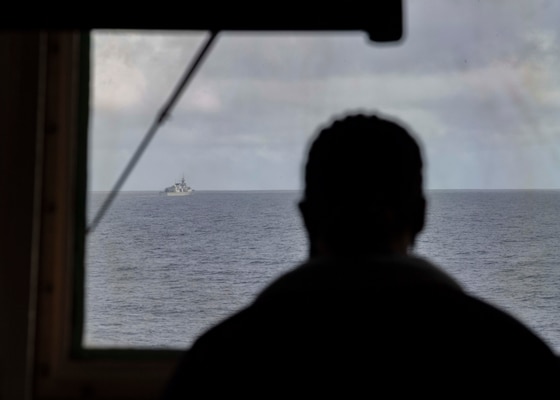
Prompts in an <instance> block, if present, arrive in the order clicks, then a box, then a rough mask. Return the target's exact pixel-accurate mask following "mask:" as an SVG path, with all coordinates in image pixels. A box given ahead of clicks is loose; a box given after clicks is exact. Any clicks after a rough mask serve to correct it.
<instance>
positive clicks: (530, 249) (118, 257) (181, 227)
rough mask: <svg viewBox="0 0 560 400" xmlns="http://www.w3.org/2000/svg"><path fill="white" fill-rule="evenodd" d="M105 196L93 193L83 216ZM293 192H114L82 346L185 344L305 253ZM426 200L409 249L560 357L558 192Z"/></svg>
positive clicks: (443, 194)
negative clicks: (177, 194) (520, 324)
mask: <svg viewBox="0 0 560 400" xmlns="http://www.w3.org/2000/svg"><path fill="white" fill-rule="evenodd" d="M106 195H107V194H106V193H100V192H94V193H91V194H90V196H89V199H88V214H89V216H90V220H91V217H92V216H93V215H94V213H95V212H96V211H97V210H98V208H99V206H100V205H101V203H102V201H103V200H104V199H105V197H106ZM299 196H300V195H299V192H297V191H223V192H220V191H196V192H194V193H193V194H191V195H189V196H184V197H168V196H165V195H163V194H161V193H158V192H122V193H119V195H118V196H117V197H116V199H115V201H114V202H113V204H112V206H111V207H110V208H109V210H108V212H107V214H106V215H105V217H104V218H103V219H102V220H101V222H100V223H99V225H98V226H97V227H96V229H95V230H94V231H93V232H92V233H90V234H89V235H88V237H87V238H86V265H85V272H86V285H85V287H86V293H85V300H86V301H85V326H84V338H83V344H84V346H85V347H86V348H149V349H153V348H165V349H185V348H187V347H188V346H189V345H190V344H191V343H192V342H193V341H194V340H195V339H196V337H197V336H198V335H200V334H201V333H202V332H204V331H205V330H206V329H208V328H209V327H210V326H212V325H213V324H214V323H216V322H218V321H219V320H221V319H222V318H224V317H226V316H227V315H229V314H230V313H232V312H234V311H235V310H238V309H240V308H242V307H244V306H245V305H247V304H249V303H250V302H251V301H252V299H253V298H254V296H255V295H256V294H257V293H258V292H259V290H261V289H262V288H264V287H265V286H266V285H267V284H268V283H269V282H270V281H271V280H273V279H274V278H275V277H276V276H279V275H280V274H282V273H283V272H285V271H288V270H289V269H291V268H293V267H295V266H296V265H297V264H299V263H301V262H303V261H304V260H305V258H306V256H307V239H306V236H305V231H304V228H303V225H302V222H301V221H300V218H299V214H298V210H297V201H298V200H299ZM427 198H428V215H427V221H426V227H425V229H424V231H423V233H421V234H420V236H419V237H418V239H417V243H416V247H415V250H414V253H415V254H417V255H419V256H421V257H424V258H427V259H429V260H431V261H432V262H434V263H436V264H437V265H439V266H440V267H441V268H442V269H443V270H445V271H447V272H448V273H450V274H451V275H452V276H454V277H455V278H456V279H457V280H458V281H459V282H460V283H461V284H462V285H463V287H464V288H465V289H466V290H467V291H468V292H470V293H472V294H474V295H476V296H478V297H480V298H482V299H484V300H486V301H488V302H490V303H492V304H494V305H496V306H498V307H500V308H502V309H504V310H505V311H507V312H509V313H510V314H512V315H514V316H516V317H517V318H518V319H520V320H521V321H522V322H524V323H525V324H527V325H528V326H529V327H530V328H531V329H532V330H533V331H534V332H535V333H537V334H538V335H539V336H540V337H541V338H543V339H544V340H545V341H546V342H547V343H548V344H549V345H550V346H551V347H552V348H553V349H554V350H555V351H556V352H559V353H560V245H559V241H560V191H554V190H500V191H488V190H484V191H483V190H449V191H444V190H441V191H437V190H436V191H428V192H427ZM411 334H413V333H411Z"/></svg>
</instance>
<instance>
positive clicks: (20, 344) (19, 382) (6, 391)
mask: <svg viewBox="0 0 560 400" xmlns="http://www.w3.org/2000/svg"><path fill="white" fill-rule="evenodd" d="M40 47H41V46H40V34H39V33H37V32H5V31H4V32H1V33H0V232H1V233H0V321H1V329H0V398H1V399H25V398H27V396H28V393H26V392H27V390H28V388H29V385H28V383H29V382H30V381H29V379H30V378H31V377H30V374H29V373H30V367H31V365H32V364H31V362H30V357H31V356H32V348H33V346H28V344H29V343H32V341H31V340H30V337H31V336H30V328H33V314H32V313H30V312H29V305H30V298H32V297H31V296H30V293H31V290H30V288H31V287H32V285H31V281H32V276H33V274H32V271H34V265H35V264H36V259H37V254H36V246H35V243H37V239H38V238H37V235H36V234H35V232H38V230H37V228H38V227H37V226H36V225H34V224H36V222H34V218H33V217H34V215H35V210H36V209H37V207H38V206H39V205H40V204H39V203H38V201H37V200H38V197H37V196H36V192H37V191H38V190H39V188H40V184H39V183H40V182H39V181H38V180H36V179H35V175H36V170H37V167H38V166H39V167H40V165H39V163H40V159H41V157H40V147H38V145H39V144H40V143H39V142H40V141H39V140H38V138H39V134H38V133H39V132H38V129H37V126H38V122H39V121H38V115H39V113H38V112H37V111H38V98H39V96H38V93H39V81H40V79H39V77H40V66H39V64H40V63H39V55H40V52H39V49H40ZM38 175H40V174H38ZM37 220H38V219H36V220H35V221H37Z"/></svg>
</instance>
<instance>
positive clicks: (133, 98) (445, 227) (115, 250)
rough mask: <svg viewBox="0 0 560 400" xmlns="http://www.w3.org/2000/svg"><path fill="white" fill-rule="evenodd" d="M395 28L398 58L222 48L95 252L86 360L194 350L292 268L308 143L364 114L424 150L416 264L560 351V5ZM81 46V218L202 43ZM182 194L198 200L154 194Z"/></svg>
mask: <svg viewBox="0 0 560 400" xmlns="http://www.w3.org/2000/svg"><path fill="white" fill-rule="evenodd" d="M405 10H406V27H407V28H406V29H407V35H406V38H405V41H404V42H402V43H400V44H398V45H395V44H393V45H388V44H384V45H380V44H373V43H369V42H368V41H367V39H366V36H365V35H364V34H362V33H358V32H355V33H307V34H303V33H295V32H293V33H275V34H273V33H251V34H249V33H228V32H225V33H222V34H220V37H219V39H218V40H217V42H216V43H215V45H214V47H213V49H212V51H211V53H210V54H209V57H207V59H206V61H205V62H204V63H203V65H202V68H201V69H200V70H199V72H198V73H197V75H196V76H195V78H194V80H193V81H192V84H191V85H190V86H189V87H188V88H187V90H186V91H185V93H184V94H183V96H182V98H181V100H180V101H179V103H178V104H177V106H176V107H175V109H174V110H173V112H172V117H171V119H170V120H169V121H168V122H167V123H166V124H165V125H164V126H163V127H162V128H161V129H160V130H159V131H158V133H157V135H156V136H155V138H154V139H153V140H152V142H151V144H150V146H149V147H148V149H147V150H146V152H145V153H144V155H143V157H142V158H141V160H140V161H139V163H138V165H137V167H136V168H135V170H134V171H133V173H132V174H131V175H130V177H129V179H128V181H127V182H126V184H125V185H124V187H123V192H121V193H120V194H119V195H118V196H117V198H116V200H115V202H114V203H113V205H112V207H111V208H110V209H109V211H108V212H107V215H106V216H105V217H104V218H103V219H102V220H101V222H100V223H99V225H98V226H97V228H96V229H95V230H94V231H93V232H92V233H90V234H89V235H88V237H87V239H86V240H87V254H86V318H85V337H84V345H85V346H86V347H88V348H103V347H134V348H145V347H150V348H152V347H157V348H162V347H165V348H185V347H186V346H188V345H189V344H190V343H192V340H193V339H194V338H195V337H196V335H198V334H200V333H201V332H202V331H203V330H204V329H206V328H208V327H209V326H210V325H211V324H212V323H214V322H216V321H218V320H219V319H221V318H222V317H224V316H226V315H228V314H229V313H230V312H232V311H234V310H236V309H239V308H240V307H242V306H243V305H245V304H247V303H248V302H250V301H251V299H252V298H253V296H254V295H255V294H256V293H257V292H258V291H259V290H260V289H261V288H263V287H264V285H265V284H266V283H268V282H270V280H271V279H273V278H274V277H275V276H277V275H278V274H280V273H282V272H283V271H286V270H288V269H290V268H292V267H293V266H295V265H296V264H297V263H299V262H301V261H303V260H304V259H305V257H306V255H307V243H306V237H305V232H304V230H303V227H302V224H301V221H300V220H299V215H298V213H297V201H298V199H299V195H300V192H299V191H300V190H301V188H302V182H301V178H302V175H301V172H302V161H303V159H304V157H305V151H306V149H307V145H308V141H309V139H310V138H311V137H312V135H313V134H315V133H316V131H317V128H318V127H319V126H320V125H322V124H324V123H326V122H328V121H329V120H330V119H331V118H332V117H334V116H339V115H341V114H342V113H344V112H352V111H360V110H365V111H378V112H380V113H382V114H385V115H389V116H393V117H396V118H398V119H400V120H402V121H404V122H405V123H406V124H407V125H408V126H409V127H410V128H411V129H412V130H413V131H414V132H415V134H416V135H417V136H418V137H419V139H420V140H421V142H422V144H423V151H424V156H425V158H426V169H425V177H426V188H427V196H428V200H429V204H428V207H429V211H428V220H427V226H426V229H425V231H424V233H423V234H421V236H420V238H419V240H418V244H417V249H416V252H417V254H419V255H422V256H426V257H428V258H429V259H431V260H433V261H434V262H436V263H438V264H439V265H440V266H441V267H442V268H443V269H445V270H447V271H449V272H450V273H451V274H453V275H454V276H455V277H457V279H458V280H459V281H460V282H462V283H463V284H464V286H465V288H466V289H467V290H468V291H471V292H473V293H475V294H476V295H479V296H481V297H483V298H485V299H487V300H489V301H491V302H492V303H494V304H497V305H499V306H500V307H503V308H504V309H507V310H508V311H510V312H511V313H513V314H514V315H516V316H517V317H519V318H520V319H522V320H523V321H524V322H526V323H527V324H528V325H529V326H531V327H532V328H533V329H534V330H535V331H536V332H537V333H538V334H540V335H541V337H543V338H544V339H545V340H547V341H548V342H549V343H550V344H551V345H552V346H553V347H554V348H556V349H560V319H559V318H558V313H557V310H559V309H560V293H559V289H558V288H560V268H559V267H558V261H559V260H560V246H558V245H557V243H556V241H557V240H556V238H557V237H558V235H559V233H560V232H559V231H558V229H559V228H558V227H559V226H560V191H558V190H557V189H559V188H560V172H559V171H560V169H559V167H560V153H559V150H560V135H559V134H558V132H557V131H558V128H557V126H558V122H559V121H558V115H560V114H559V113H558V111H559V110H560V74H559V73H558V71H560V56H559V50H560V48H559V46H558V39H560V37H559V28H558V27H557V23H556V18H555V16H557V15H560V4H557V3H556V2H545V1H537V2H530V3H529V2H523V1H512V2H497V1H496V2H471V1H458V2H446V1H443V0H441V1H432V2H429V3H426V2H423V3H422V4H419V2H409V3H407V4H406V8H405ZM92 36H93V37H92V45H93V52H92V67H93V81H92V107H91V126H90V135H89V157H90V160H89V176H88V188H89V198H88V214H89V218H90V220H91V218H93V215H94V214H95V213H96V212H97V210H98V208H99V206H100V204H101V202H102V201H103V199H104V198H105V196H106V195H107V191H108V190H109V189H110V188H111V187H112V185H113V184H114V182H115V181H116V180H117V178H118V176H119V175H120V173H121V172H122V170H123V169H124V167H125V165H126V163H127V162H128V161H129V159H130V157H131V156H132V154H133V153H134V151H135V150H136V148H137V146H138V145H139V143H140V141H141V140H142V138H143V135H144V134H145V132H146V131H147V129H148V128H149V126H150V125H151V123H152V121H153V120H154V118H155V116H156V114H157V112H158V111H159V110H160V107H161V106H162V104H163V103H164V102H165V100H166V99H167V97H168V96H169V94H170V93H171V91H172V89H173V87H174V85H175V84H176V82H177V81H178V80H179V78H180V77H181V75H182V73H183V71H184V69H185V67H186V65H187V64H189V62H190V60H191V58H192V57H193V55H194V54H195V52H196V49H197V47H198V46H200V45H201V43H202V42H203V40H204V39H205V37H206V34H205V33H203V32H166V33H163V32H157V33H154V32H126V31H124V32H123V31H117V32H113V31H95V32H94V33H93V35H92ZM183 177H184V178H185V181H186V183H187V185H189V186H190V187H191V188H192V189H194V191H193V192H191V193H190V194H188V195H186V196H168V195H167V194H166V193H164V192H163V191H164V189H165V188H167V187H170V186H172V185H173V184H174V183H178V182H180V181H181V179H182V178H183ZM354 189H355V188H351V187H346V186H345V182H333V190H337V191H339V190H345V191H349V192H351V191H352V190H354Z"/></svg>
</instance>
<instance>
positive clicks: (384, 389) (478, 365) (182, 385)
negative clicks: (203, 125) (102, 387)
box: [166, 114, 560, 399]
mask: <svg viewBox="0 0 560 400" xmlns="http://www.w3.org/2000/svg"><path fill="white" fill-rule="evenodd" d="M425 208H426V200H425V197H424V194H423V189H422V158H421V151H420V148H419V146H418V145H417V143H416V141H415V140H414V139H413V137H412V136H411V135H410V134H409V133H408V132H407V130H406V129H405V128H404V127H403V125H402V124H400V123H397V122H394V121H390V120H387V119H385V118H381V117H377V116H375V115H361V114H358V115H351V116H347V117H345V118H343V119H340V120H336V121H334V122H333V123H332V124H331V125H330V126H327V127H325V128H324V129H322V130H321V131H320V132H319V135H318V137H317V138H316V139H315V141H314V142H313V143H312V146H311V148H310V151H309V156H308V160H307V164H306V168H305V192H304V197H303V199H302V200H301V202H300V210H301V214H302V217H303V221H304V223H305V227H306V229H307V233H308V238H309V249H310V251H309V260H308V262H306V263H304V264H303V265H300V266H297V267H296V268H294V269H293V270H291V271H290V272H288V273H286V274H284V275H283V276H282V277H280V278H279V279H278V280H276V281H275V282H273V283H272V284H271V285H270V286H268V287H267V288H266V289H265V290H264V291H263V292H262V293H260V295H258V297H257V298H256V300H255V301H254V302H253V303H252V304H251V305H249V306H248V307H247V308H245V309H243V310H241V311H240V312H238V313H236V314H234V315H233V316H231V317H230V318H228V319H226V320H225V321H223V322H221V323H219V324H218V325H217V326H215V327H213V328H211V329H210V330H209V331H207V332H206V333H205V334H203V335H202V336H201V337H200V338H199V339H198V340H197V341H196V342H195V343H194V345H193V346H192V347H191V348H190V349H189V350H188V351H187V352H186V354H185V356H184V358H183V359H182V361H181V363H180V365H179V367H178V369H177V371H176V374H175V375H174V377H173V379H172V381H171V382H170V384H169V387H168V389H167V392H166V396H167V397H166V398H169V399H171V398H198V397H207V398H212V397H213V395H217V394H219V395H225V396H228V397H231V398H236V397H235V396H243V397H257V396H258V397H259V398H263V399H264V398H270V397H276V396H280V395H282V396H285V397H302V396H306V397H310V396H312V397H313V398H325V397H328V398H330V397H332V396H333V395H338V397H339V398H349V397H352V398H354V397H358V396H360V397H362V396H363V397H372V396H373V395H377V396H384V397H391V398H395V397H398V395H401V394H408V395H414V396H415V397H417V396H422V395H428V396H432V397H433V396H442V395H443V396H445V397H446V398H456V397H462V395H477V396H478V395H480V396H485V395H487V394H489V393H492V394H502V395H504V394H516V395H520V394H531V395H533V396H534V395H536V394H542V393H547V392H548V391H550V390H554V391H558V390H559V389H560V388H558V387H557V382H558V383H559V384H560V371H559V369H558V360H557V358H556V356H555V355H554V353H553V352H552V351H551V349H550V348H549V347H548V346H547V345H546V344H545V343H544V342H543V341H542V340H541V339H540V338H538V337H537V336H536V335H535V334H534V333H532V332H531V331H530V330H529V329H527V328H526V327H525V326H524V325H522V324H521V323H520V322H518V321H517V320H516V319H514V318H513V317H511V316H510V315H508V314H507V313H504V312H502V311H500V310H498V309H496V308H495V307H493V306H491V305H489V304H487V303H485V302H483V301H481V300H479V299H477V298H474V297H473V296H471V295H468V294H466V293H465V292H464V291H463V290H462V289H461V286H460V285H459V284H458V283H457V282H456V281H455V280H454V279H453V278H451V277H450V276H448V275H447V274H446V273H444V272H442V271H441V270H440V269H438V268H437V267H435V266H434V265H432V264H431V263H429V262H428V261H425V260H422V259H420V258H416V257H414V256H412V255H410V254H409V251H410V249H411V248H412V246H413V244H414V239H415V237H416V235H418V233H419V232H420V231H421V230H422V228H423V226H424V217H425ZM555 395H558V394H557V393H551V396H555Z"/></svg>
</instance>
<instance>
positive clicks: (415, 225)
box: [412, 196, 426, 235]
mask: <svg viewBox="0 0 560 400" xmlns="http://www.w3.org/2000/svg"><path fill="white" fill-rule="evenodd" d="M425 223H426V198H425V197H424V196H421V197H420V199H419V200H418V201H417V202H416V207H415V210H414V215H413V217H412V230H413V233H414V235H417V234H419V233H420V232H421V231H422V229H424V224H425Z"/></svg>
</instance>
